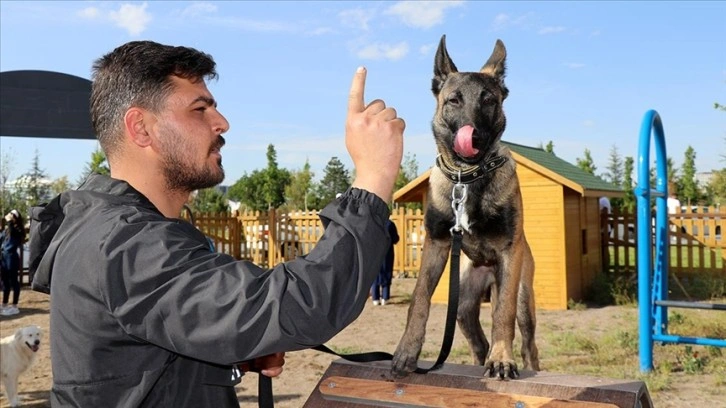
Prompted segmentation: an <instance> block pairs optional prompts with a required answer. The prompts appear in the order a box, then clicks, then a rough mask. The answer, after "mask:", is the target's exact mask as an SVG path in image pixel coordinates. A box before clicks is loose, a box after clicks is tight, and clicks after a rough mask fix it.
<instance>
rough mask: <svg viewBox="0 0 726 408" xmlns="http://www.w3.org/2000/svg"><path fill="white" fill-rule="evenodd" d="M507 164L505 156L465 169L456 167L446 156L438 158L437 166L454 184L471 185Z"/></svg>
mask: <svg viewBox="0 0 726 408" xmlns="http://www.w3.org/2000/svg"><path fill="white" fill-rule="evenodd" d="M506 162H507V158H506V157H504V156H498V157H494V158H491V159H488V160H486V161H484V163H481V164H477V165H467V166H465V167H463V168H461V167H459V166H457V165H455V164H454V163H452V162H450V161H448V160H447V158H446V156H444V155H441V154H440V155H438V156H436V166H437V167H438V168H439V169H441V171H442V172H444V174H445V175H446V177H448V178H449V179H451V181H453V182H454V183H463V184H469V183H473V182H474V181H476V180H479V179H480V178H482V177H484V175H485V174H487V173H489V172H492V171H494V170H496V169H498V168H500V167H502V165H504V163H506Z"/></svg>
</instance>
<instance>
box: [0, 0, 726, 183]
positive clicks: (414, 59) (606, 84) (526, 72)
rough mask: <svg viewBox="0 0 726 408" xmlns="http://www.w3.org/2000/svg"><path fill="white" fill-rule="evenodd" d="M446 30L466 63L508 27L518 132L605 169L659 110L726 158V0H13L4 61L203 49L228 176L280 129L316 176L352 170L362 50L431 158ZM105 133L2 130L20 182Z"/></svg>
mask: <svg viewBox="0 0 726 408" xmlns="http://www.w3.org/2000/svg"><path fill="white" fill-rule="evenodd" d="M442 35H446V43H447V49H448V51H449V55H450V56H451V58H452V59H453V61H454V63H455V64H456V66H457V67H458V68H459V70H460V71H478V70H479V69H480V68H481V66H482V65H483V64H484V62H486V60H487V59H488V57H489V55H490V54H491V52H492V50H493V48H494V44H495V42H496V40H497V39H501V40H502V41H503V42H504V44H505V46H506V49H507V77H506V84H507V87H508V88H509V91H510V92H509V97H508V98H507V100H505V103H504V109H505V113H506V115H507V129H506V131H505V133H504V136H503V139H504V140H506V141H509V142H513V143H518V144H522V145H527V146H540V145H546V144H547V143H548V142H549V141H552V142H553V144H554V152H555V154H556V155H557V156H559V157H561V158H563V159H564V160H567V161H569V162H571V163H573V164H575V163H576V159H577V158H582V157H584V151H585V149H589V150H590V151H591V154H592V157H593V159H594V162H595V165H596V167H597V170H596V174H601V173H603V172H605V171H606V167H607V164H608V158H609V155H610V153H611V152H612V151H613V149H617V152H618V154H619V155H620V156H621V157H626V156H631V157H633V158H634V159H635V160H636V163H637V158H638V134H639V130H640V124H641V121H642V119H643V116H644V115H645V112H646V111H648V110H649V109H655V110H656V111H658V113H659V114H660V116H661V118H662V120H663V124H664V129H665V137H666V146H667V154H668V156H669V157H672V158H673V160H674V161H675V164H676V166H680V165H681V164H682V162H683V158H684V152H685V150H686V148H687V147H688V146H692V147H693V148H694V149H695V151H696V167H697V171H699V172H704V171H710V170H712V169H720V168H723V167H726V161H724V159H723V156H724V155H726V113H724V112H720V111H717V110H715V109H714V107H713V105H714V102H719V103H722V104H726V2H710V1H708V2H698V1H683V2H679V1H663V2H656V1H647V2H635V1H627V2H625V1H623V2H616V1H604V2H596V1H587V2H585V1H583V2H549V1H537V2H528V1H514V2H496V1H487V2H483V1H446V2H434V1H417V2H409V1H399V2H393V1H392V2H353V1H324V2H312V1H310V2H308V1H295V2H283V1H275V2H249V1H247V2H233V1H223V2H211V1H200V2H172V1H163V2H154V1H148V2H114V1H84V2H71V1H68V2H64V1H53V2H40V1H27V2H19V1H2V2H0V71H2V72H5V71H14V70H26V69H27V70H31V69H32V70H48V71H58V72H63V73H67V74H71V75H76V76H79V77H82V78H87V79H90V74H91V65H92V63H93V61H94V60H96V59H97V58H99V57H101V56H102V55H104V54H105V53H108V52H110V51H111V50H113V49H114V48H115V47H118V46H120V45H121V44H123V43H125V42H128V41H133V40H153V41H157V42H160V43H164V44H169V45H184V46H190V47H194V48H197V49H199V50H201V51H204V52H207V53H209V54H211V55H212V56H213V57H214V59H215V60H216V61H217V68H218V73H219V79H218V80H216V81H212V82H211V83H210V84H209V89H210V91H211V92H212V93H213V94H214V97H215V99H216V100H217V101H218V103H219V110H220V111H221V112H222V113H223V114H224V115H225V116H226V117H227V119H228V120H229V122H230V124H231V128H230V130H229V132H227V134H226V135H225V138H226V139H227V145H226V146H225V147H224V149H223V150H222V154H223V164H224V167H225V170H226V174H227V177H226V179H225V181H224V182H223V184H226V185H231V184H233V183H234V182H235V181H236V180H237V179H239V178H240V177H241V176H243V175H244V174H245V173H246V174H250V173H251V172H252V171H254V170H256V169H262V168H264V167H266V165H267V159H266V150H267V146H268V145H269V144H273V145H274V146H275V149H276V151H277V160H278V165H279V166H280V167H284V168H287V169H289V170H299V169H301V168H302V167H303V165H304V163H305V161H306V160H308V161H309V162H310V164H311V167H312V170H313V171H314V172H315V178H316V179H320V178H321V177H322V175H323V169H324V168H325V165H326V164H327V163H328V161H329V160H330V159H331V158H332V157H333V156H335V157H338V158H339V159H340V160H341V161H342V162H343V163H344V164H345V165H346V167H347V168H349V169H350V170H351V171H352V168H353V164H352V161H351V160H350V159H349V156H348V153H347V151H346V149H345V143H344V124H345V114H346V107H347V94H348V91H349V88H350V82H351V79H352V76H353V73H354V72H355V70H356V68H357V67H358V66H365V67H366V68H367V69H368V78H367V84H366V90H365V99H366V101H367V102H369V101H371V100H373V99H383V100H384V101H385V102H386V104H387V105H389V106H393V107H394V108H395V109H396V111H397V112H398V115H399V116H400V117H402V118H404V120H405V121H406V131H405V133H404V154H406V155H408V156H409V157H413V156H414V155H415V158H416V161H417V162H418V164H419V173H422V172H423V171H425V170H426V169H428V168H429V167H430V166H432V165H433V164H434V159H435V155H436V152H435V145H434V140H433V136H432V134H431V118H432V116H433V113H434V108H435V101H434V97H433V95H432V94H431V91H430V89H431V78H432V75H433V60H434V55H435V53H436V48H437V46H438V43H439V40H440V38H441V36H442ZM0 99H2V95H0ZM3 103H5V101H3ZM96 148H97V143H96V142H95V141H93V140H57V139H40V138H21V137H12V135H2V137H0V153H1V154H0V157H2V160H4V161H5V163H3V165H5V166H6V168H7V169H8V170H9V171H10V179H11V180H12V179H13V178H15V177H18V176H20V175H21V174H23V173H25V172H27V171H29V170H30V169H31V167H32V160H33V157H34V156H35V154H36V152H37V154H38V158H39V164H40V167H41V168H42V169H44V170H45V171H46V173H47V174H48V175H49V177H50V178H52V179H55V178H59V177H61V176H67V177H68V180H69V181H71V182H72V183H75V182H76V181H77V180H78V179H79V178H80V177H81V174H82V173H83V170H84V168H85V167H86V164H87V163H88V162H89V161H90V158H91V153H92V152H93V151H94V150H95V149H96ZM651 157H654V154H653V153H651Z"/></svg>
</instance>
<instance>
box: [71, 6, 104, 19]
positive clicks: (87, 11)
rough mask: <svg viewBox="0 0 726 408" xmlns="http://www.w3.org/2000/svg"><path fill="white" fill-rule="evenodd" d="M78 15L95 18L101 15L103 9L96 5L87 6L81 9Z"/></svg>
mask: <svg viewBox="0 0 726 408" xmlns="http://www.w3.org/2000/svg"><path fill="white" fill-rule="evenodd" d="M76 15H78V16H79V17H81V18H86V19H89V20H95V19H97V18H99V17H100V16H101V10H99V9H97V8H96V7H86V8H84V9H83V10H79V11H78V12H77V13H76Z"/></svg>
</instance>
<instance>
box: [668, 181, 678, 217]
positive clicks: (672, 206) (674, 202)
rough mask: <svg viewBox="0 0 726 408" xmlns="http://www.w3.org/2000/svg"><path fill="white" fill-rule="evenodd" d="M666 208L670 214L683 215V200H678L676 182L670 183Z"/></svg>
mask: <svg viewBox="0 0 726 408" xmlns="http://www.w3.org/2000/svg"><path fill="white" fill-rule="evenodd" d="M666 206H667V207H668V214H680V213H681V200H679V199H678V188H677V187H676V183H674V182H669V183H668V199H667V200H666Z"/></svg>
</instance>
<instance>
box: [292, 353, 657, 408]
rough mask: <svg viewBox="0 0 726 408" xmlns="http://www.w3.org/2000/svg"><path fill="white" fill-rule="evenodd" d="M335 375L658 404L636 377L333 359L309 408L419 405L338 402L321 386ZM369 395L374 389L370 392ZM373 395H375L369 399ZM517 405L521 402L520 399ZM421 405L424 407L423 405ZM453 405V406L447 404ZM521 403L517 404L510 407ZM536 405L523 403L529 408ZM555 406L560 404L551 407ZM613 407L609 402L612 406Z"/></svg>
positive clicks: (628, 407)
mask: <svg viewBox="0 0 726 408" xmlns="http://www.w3.org/2000/svg"><path fill="white" fill-rule="evenodd" d="M431 363H432V362H430V361H419V366H421V367H430V366H431ZM330 377H344V378H355V379H361V380H372V381H376V382H377V383H378V386H377V388H378V389H385V387H388V386H390V384H396V385H397V386H399V387H404V386H405V387H409V386H416V385H419V386H434V387H443V388H446V389H451V390H454V391H456V392H457V395H458V394H463V393H468V392H469V391H476V392H489V393H498V394H509V395H516V396H528V397H539V398H548V399H551V400H558V401H559V400H564V401H570V400H571V401H577V404H573V405H569V406H571V407H579V406H583V405H581V404H580V402H593V403H595V402H596V403H601V404H611V405H613V406H615V407H618V408H635V407H641V408H652V407H653V404H652V401H651V399H650V395H649V394H648V390H647V388H646V386H645V383H644V382H642V381H635V380H615V379H607V378H600V377H590V376H575V375H568V374H556V373H548V372H542V371H540V372H534V371H525V370H520V377H519V378H518V379H516V380H509V381H500V380H497V379H492V378H489V377H485V376H484V368H483V367H481V366H475V365H466V364H444V365H443V366H442V367H441V368H440V369H438V370H434V371H431V372H429V373H427V374H409V375H408V376H406V377H403V378H394V377H393V376H392V374H391V363H390V361H375V362H370V363H353V362H350V361H346V360H343V359H338V360H335V361H333V362H332V363H331V364H330V366H329V367H328V369H327V370H326V371H325V373H324V374H323V376H322V378H321V382H319V383H318V387H316V388H315V389H314V390H313V392H312V393H311V394H310V397H309V398H308V400H307V401H306V403H305V405H304V407H305V408H318V407H326V408H327V407H330V408H362V407H371V406H396V407H402V406H408V407H415V406H416V405H411V404H408V405H405V404H404V405H400V404H399V405H386V404H384V403H377V402H376V403H371V402H370V401H368V402H363V401H362V400H357V402H354V401H352V400H347V401H337V400H336V401H334V400H330V399H326V398H325V397H324V395H323V393H322V392H321V389H320V385H321V384H323V383H325V384H327V382H325V381H327V379H328V378H330ZM367 394H369V393H367ZM366 398H370V397H366ZM515 403H516V401H515ZM418 406H420V405H418ZM446 406H451V405H446ZM468 406H479V407H488V406H490V405H488V404H487V403H482V401H481V400H479V402H478V403H476V404H469V405H468ZM508 406H509V407H516V405H515V404H512V405H508ZM530 406H531V405H523V407H524V408H528V407H530ZM546 406H547V407H555V405H546ZM608 406H609V405H608Z"/></svg>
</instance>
